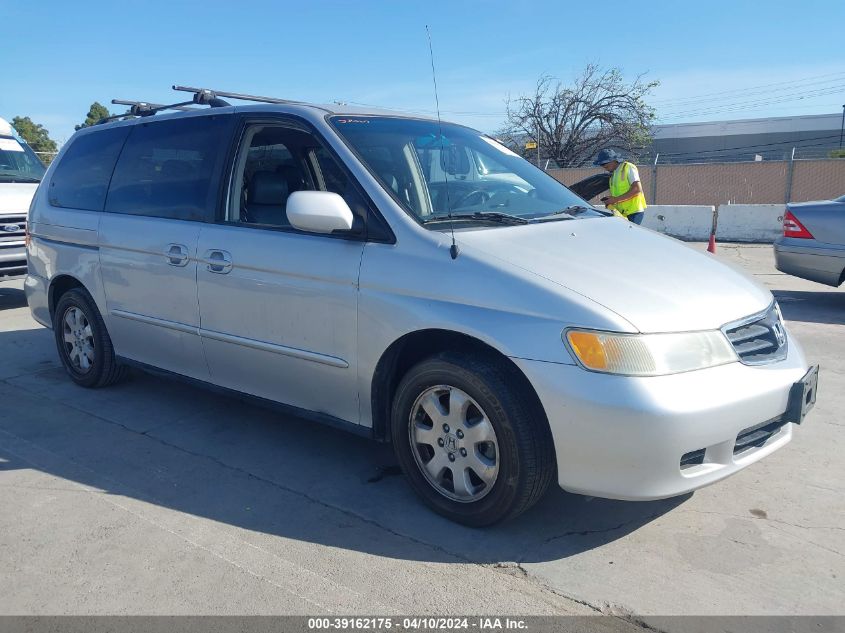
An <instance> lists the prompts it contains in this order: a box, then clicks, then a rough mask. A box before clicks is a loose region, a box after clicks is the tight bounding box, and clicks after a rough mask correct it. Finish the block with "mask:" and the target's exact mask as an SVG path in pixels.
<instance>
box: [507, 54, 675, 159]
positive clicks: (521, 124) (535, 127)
mask: <svg viewBox="0 0 845 633" xmlns="http://www.w3.org/2000/svg"><path fill="white" fill-rule="evenodd" d="M658 84H659V82H657V81H645V80H644V79H643V76H642V75H639V76H638V77H637V78H636V79H635V80H634V81H633V82H632V83H626V82H625V81H624V80H623V78H622V71H621V70H620V69H619V68H610V69H607V70H603V69H601V68H599V67H598V66H596V65H594V64H590V65H588V66H587V67H586V68H585V69H584V72H583V73H582V74H581V75H580V76H579V77H578V78H577V79H576V80H575V81H574V83H573V84H572V85H571V86H565V85H563V84H562V83H561V82H560V81H558V80H557V79H555V78H553V77H550V76H548V75H544V76H542V77H540V78H539V79H538V80H537V87H536V89H535V91H534V94H533V95H531V96H521V97H519V98H517V99H511V98H510V97H508V100H507V123H506V126H505V128H504V129H503V130H502V131H500V132H499V136H500V137H501V138H502V139H503V140H504V141H505V143H506V144H508V145H509V146H510V147H511V148H512V149H514V151H517V152H518V153H520V154H522V155H523V156H525V157H526V158H528V159H529V160H530V159H533V158H534V157H535V156H536V155H537V150H536V149H534V148H532V149H526V148H525V145H526V142H527V141H532V142H535V143H539V150H540V151H539V153H540V155H541V156H543V158H550V159H553V160H555V161H557V163H558V165H560V166H561V167H580V166H583V165H585V164H589V163H590V162H591V161H592V159H593V158H594V156H595V154H596V153H597V152H598V150H599V149H601V148H602V147H612V148H614V149H618V150H622V151H623V152H626V153H636V152H637V151H638V150H641V149H642V148H643V147H645V146H647V145H648V144H649V143H650V142H651V124H652V121H653V120H654V110H653V109H652V108H651V107H649V106H648V105H647V104H646V102H645V97H646V96H648V94H649V93H650V92H651V91H652V89H654V88H655V87H656V86H657V85H658Z"/></svg>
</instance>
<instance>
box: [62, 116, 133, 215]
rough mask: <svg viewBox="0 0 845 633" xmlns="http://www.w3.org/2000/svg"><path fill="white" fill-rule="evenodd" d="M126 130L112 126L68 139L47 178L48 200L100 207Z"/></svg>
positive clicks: (77, 206) (90, 208) (64, 204)
mask: <svg viewBox="0 0 845 633" xmlns="http://www.w3.org/2000/svg"><path fill="white" fill-rule="evenodd" d="M128 134H129V128H128V127H125V126H123V127H113V128H104V129H102V130H98V131H96V132H90V133H88V134H83V135H81V136H78V137H76V138H75V139H74V140H72V141H71V144H70V146H69V147H68V148H67V149H66V150H65V152H64V154H63V155H62V157H61V159H60V160H59V163H58V165H56V168H55V170H54V171H53V175H52V177H51V178H50V186H49V189H48V199H49V201H50V204H51V205H53V206H54V207H65V208H71V209H85V210H87V211H102V210H103V205H104V204H105V201H106V193H107V192H108V188H109V180H110V179H111V176H112V172H113V171H114V165H115V162H116V161H117V157H118V155H119V154H120V150H121V148H122V147H123V143H124V141H125V140H126V136H127V135H128Z"/></svg>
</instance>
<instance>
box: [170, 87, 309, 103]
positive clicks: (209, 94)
mask: <svg viewBox="0 0 845 633" xmlns="http://www.w3.org/2000/svg"><path fill="white" fill-rule="evenodd" d="M173 89H174V90H177V91H179V92H193V93H194V103H204V101H198V100H197V99H219V98H220V97H226V98H227V99H237V100H238V101H258V102H260V103H289V104H294V105H304V104H305V102H304V101H293V100H291V99H278V98H276V97H262V96H260V95H248V94H243V93H240V92H223V91H220V90H209V89H208V88H190V87H188V86H173ZM224 103H225V102H224ZM209 105H210V104H209ZM226 105H229V104H226Z"/></svg>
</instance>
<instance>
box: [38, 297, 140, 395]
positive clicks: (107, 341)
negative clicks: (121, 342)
mask: <svg viewBox="0 0 845 633" xmlns="http://www.w3.org/2000/svg"><path fill="white" fill-rule="evenodd" d="M53 333H54V335H55V338H56V347H57V348H58V351H59V358H60V359H61V361H62V365H63V366H64V368H65V371H66V372H67V373H68V375H69V376H70V378H71V380H73V381H74V382H75V383H76V384H78V385H81V386H83V387H105V386H108V385H111V384H114V383H115V382H117V381H118V380H120V379H121V378H122V377H123V375H124V371H125V370H124V368H123V367H122V366H120V365H119V364H118V362H117V359H116V358H115V355H114V348H113V347H112V342H111V338H110V337H109V334H108V332H107V331H106V325H105V323H103V318H102V316H100V312H99V310H97V306H96V305H95V304H94V300H93V299H92V298H91V295H89V294H88V292H87V291H85V290H84V289H82V288H74V289H72V290H68V291H67V292H66V293H65V294H63V295H62V296H61V297H60V298H59V301H58V303H57V305H56V311H55V314H54V317H53Z"/></svg>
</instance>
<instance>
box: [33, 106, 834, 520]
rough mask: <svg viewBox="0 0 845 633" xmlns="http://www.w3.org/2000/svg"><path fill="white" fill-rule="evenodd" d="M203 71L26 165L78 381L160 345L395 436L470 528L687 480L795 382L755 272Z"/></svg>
mask: <svg viewBox="0 0 845 633" xmlns="http://www.w3.org/2000/svg"><path fill="white" fill-rule="evenodd" d="M221 97H234V98H239V99H241V98H244V97H245V96H244V95H234V94H229V95H227V94H225V93H216V94H213V93H209V91H197V92H196V93H195V97H194V100H195V102H196V103H198V104H210V105H212V106H213V107H208V108H195V109H194V110H193V111H190V112H175V113H174V112H170V113H168V112H166V111H165V109H164V108H156V109H154V110H151V111H149V112H147V113H146V114H147V115H148V116H141V117H137V118H132V119H128V120H111V121H108V122H105V123H102V124H100V125H95V126H92V127H90V128H86V129H83V130H80V131H79V132H77V133H76V134H75V135H74V137H73V138H72V139H71V140H70V141H69V142H68V143H67V144H66V145H65V146H64V147H63V148H62V151H61V152H60V154H59V155H58V157H57V159H56V160H55V161H54V162H53V163H52V164H51V166H50V168H49V170H48V172H47V174H46V176H45V178H44V181H43V183H42V185H41V186H40V187H39V189H38V192H37V194H36V196H35V200H34V202H33V206H32V212H31V218H30V229H29V230H30V241H29V246H28V258H29V273H28V276H27V278H26V284H25V287H26V294H27V298H28V301H29V305H30V308H31V310H32V314H33V316H34V317H35V319H37V320H38V321H39V322H40V323H42V324H43V325H45V326H47V327H51V328H52V329H53V331H54V334H55V340H56V345H57V348H58V354H59V357H60V358H61V361H62V363H63V365H64V367H65V369H66V370H67V374H68V376H69V377H70V379H71V380H73V381H74V382H76V383H77V384H79V385H82V386H85V387H105V386H107V385H110V384H112V383H114V382H116V381H117V380H119V379H120V378H121V376H122V375H123V372H124V369H125V368H126V367H127V366H136V367H140V368H148V369H155V370H156V371H159V372H162V371H163V372H166V373H169V374H172V375H173V376H177V377H182V378H186V379H189V380H191V381H193V382H196V383H203V384H208V385H213V386H215V387H217V388H223V389H226V390H230V391H231V392H234V393H238V394H248V395H249V396H253V397H254V398H256V399H258V400H261V401H265V402H268V403H273V404H274V405H278V406H281V407H283V408H284V409H285V410H288V411H292V412H294V413H296V414H298V415H301V416H305V417H309V418H312V419H314V420H315V421H321V422H325V423H329V424H333V425H336V426H339V427H343V428H345V429H348V430H351V431H353V432H356V433H359V434H363V435H367V436H370V437H373V438H375V439H377V440H380V441H385V442H390V443H392V446H393V449H394V451H395V454H396V458H397V460H398V462H399V464H400V466H401V468H402V470H403V472H404V473H405V475H406V476H407V479H408V481H409V483H410V485H411V486H412V487H413V488H414V490H415V491H416V492H417V493H419V495H420V496H421V497H422V498H423V499H424V500H425V502H426V503H428V505H430V506H431V507H432V508H433V509H434V510H436V511H437V512H439V513H441V514H443V515H445V516H447V517H449V518H451V519H453V520H456V521H460V522H463V523H466V524H469V525H475V526H480V525H487V524H491V523H494V522H496V521H499V520H502V519H505V518H508V517H513V516H515V515H517V514H519V513H521V512H523V511H524V510H526V509H527V508H529V507H530V506H531V505H532V504H533V503H535V502H536V501H537V500H538V499H539V498H540V497H541V496H542V495H543V493H544V491H545V490H546V489H547V487H548V486H549V484H550V483H551V482H552V481H556V482H557V483H558V485H560V486H561V487H562V488H564V489H565V490H569V491H572V492H577V493H582V494H586V495H592V496H599V497H609V498H614V499H632V500H635V499H658V498H664V497H670V496H674V495H680V494H683V493H687V492H689V491H691V490H694V489H696V488H700V487H701V486H704V485H707V484H711V483H713V482H715V481H717V480H719V479H722V478H724V477H726V476H728V475H731V474H733V473H735V472H737V471H738V470H740V469H742V468H744V467H746V466H748V465H750V464H752V463H753V462H755V461H757V460H759V459H761V458H763V457H765V456H766V455H768V454H770V453H772V452H773V451H775V450H777V449H779V448H781V447H783V446H784V445H785V444H787V443H788V442H789V441H790V439H791V436H792V433H793V429H794V425H795V424H799V423H801V421H802V420H803V418H804V416H805V414H806V413H807V411H808V410H809V409H810V408H811V407H812V405H813V403H814V401H815V391H816V381H817V370H818V368H817V367H809V366H808V364H807V362H806V360H805V358H804V355H803V353H802V351H801V348H800V347H799V345H798V343H797V342H796V341H795V339H793V338H792V337H791V335H790V334H789V332H788V331H787V330H786V328H785V327H784V324H783V320H782V318H781V314H780V310H779V309H778V306H777V304H776V303H775V301H774V300H773V297H772V295H771V293H770V292H769V291H768V290H766V289H764V288H762V287H760V286H759V285H757V284H756V283H755V282H753V281H751V280H750V279H748V278H747V277H745V276H743V275H742V274H741V273H739V272H736V271H735V270H733V269H732V268H729V267H727V266H725V265H723V264H721V263H720V262H718V261H717V260H715V259H713V258H711V257H710V256H707V255H705V254H701V253H698V252H695V251H694V250H692V249H691V248H689V247H687V246H685V245H684V244H682V243H680V242H678V241H675V240H673V239H670V238H667V237H665V236H663V235H660V234H657V233H654V232H652V231H650V230H647V229H644V228H641V227H638V226H635V225H633V224H631V223H629V222H626V221H624V220H621V219H619V218H614V217H612V216H609V215H608V214H607V213H605V212H603V211H600V210H597V209H594V208H592V207H591V206H590V205H589V204H587V203H586V202H585V201H584V200H582V199H581V198H579V197H578V196H576V195H575V194H574V193H572V192H571V191H570V190H569V189H567V188H566V187H565V186H563V185H562V184H561V183H559V182H558V181H556V180H555V179H554V178H552V177H550V176H549V175H547V174H546V173H544V172H543V171H542V170H540V169H537V168H536V167H534V166H533V165H531V164H530V163H529V162H527V161H525V160H523V159H522V158H520V157H519V156H517V155H516V154H514V153H513V152H511V151H510V150H508V149H507V148H506V147H505V146H503V145H501V144H500V143H499V142H497V141H496V140H494V139H493V138H491V137H489V136H486V135H484V134H481V133H479V132H476V131H474V130H471V129H469V128H466V127H462V126H460V125H454V124H448V123H443V124H442V125H441V124H439V123H438V121H437V120H431V119H426V118H416V117H409V116H400V115H395V114H390V113H380V112H373V111H369V110H361V109H357V110H356V109H352V108H349V107H347V106H338V105H333V106H312V105H304V104H300V103H293V102H288V101H284V100H281V99H279V100H275V99H270V98H260V100H261V101H263V102H264V103H261V104H259V105H241V106H236V107H234V106H230V105H228V103H227V102H225V101H223V99H221ZM773 485H774V482H773Z"/></svg>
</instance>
